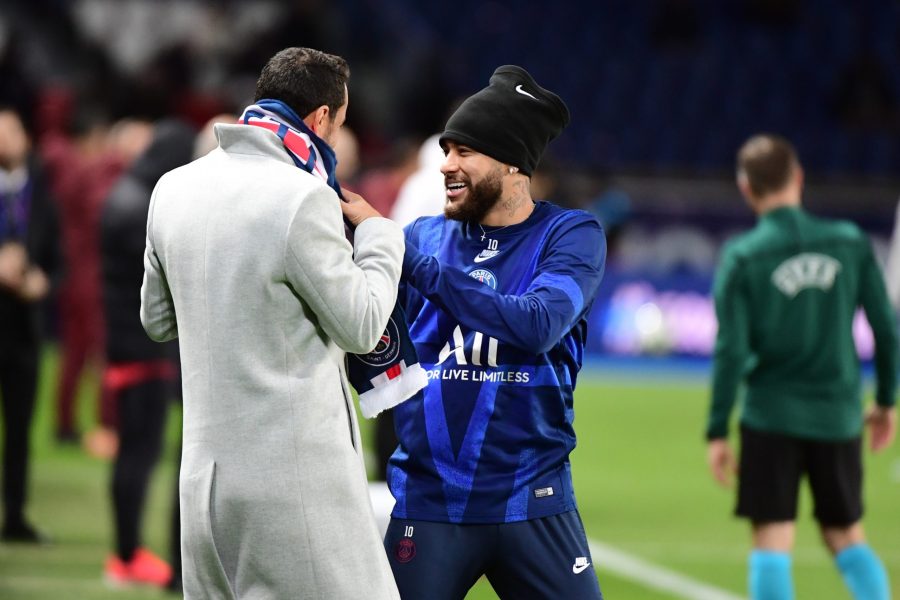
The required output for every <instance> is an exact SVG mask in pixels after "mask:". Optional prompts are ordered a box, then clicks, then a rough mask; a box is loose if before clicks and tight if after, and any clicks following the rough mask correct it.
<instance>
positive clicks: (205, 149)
mask: <svg viewBox="0 0 900 600" xmlns="http://www.w3.org/2000/svg"><path fill="white" fill-rule="evenodd" d="M237 119H238V116H237V115H235V114H232V113H220V114H218V115H215V116H213V117H211V118H210V119H208V120H207V121H206V123H204V124H203V127H201V128H200V131H199V132H198V133H197V137H196V138H195V139H194V154H193V157H194V159H197V158H200V157H201V156H206V155H207V154H209V153H210V152H212V151H213V150H215V149H216V148H217V147H218V146H219V142H218V140H216V124H217V123H229V124H233V123H237Z"/></svg>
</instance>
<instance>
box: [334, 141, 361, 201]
mask: <svg viewBox="0 0 900 600" xmlns="http://www.w3.org/2000/svg"><path fill="white" fill-rule="evenodd" d="M334 155H335V157H336V158H337V167H335V173H334V175H335V177H336V178H337V180H338V181H340V182H341V184H342V185H346V184H350V183H351V182H353V181H355V180H356V176H357V175H358V174H359V141H358V140H357V139H356V134H355V133H353V130H352V129H350V128H349V127H347V126H346V125H344V126H343V127H341V128H340V129H339V130H338V131H337V135H336V140H335V142H334ZM347 187H349V188H351V189H352V188H353V187H354V186H353V185H348V186H347Z"/></svg>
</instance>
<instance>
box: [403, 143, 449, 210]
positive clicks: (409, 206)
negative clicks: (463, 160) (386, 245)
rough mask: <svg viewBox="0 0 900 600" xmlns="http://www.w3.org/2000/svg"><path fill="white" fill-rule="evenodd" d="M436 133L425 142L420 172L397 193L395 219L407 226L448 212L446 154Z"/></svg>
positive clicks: (412, 176)
mask: <svg viewBox="0 0 900 600" xmlns="http://www.w3.org/2000/svg"><path fill="white" fill-rule="evenodd" d="M440 137H441V136H440V134H438V133H436V134H434V135H432V136H431V137H429V138H428V139H427V140H425V141H424V142H422V145H421V146H420V147H419V154H418V156H417V162H416V170H415V172H413V173H412V174H411V175H410V176H409V177H408V178H407V179H406V181H404V182H403V185H401V186H400V190H399V191H398V192H397V200H396V202H394V205H393V206H392V207H391V212H390V215H391V219H393V220H394V221H396V222H397V223H399V224H400V225H403V226H406V225H408V224H410V223H412V222H413V221H415V220H416V219H418V218H419V217H431V216H434V215H439V214H441V213H442V212H444V203H445V202H446V201H447V199H446V193H447V190H445V189H444V174H443V173H441V165H442V164H443V163H444V151H443V150H442V149H441V144H440V142H439V141H438V140H439V139H440Z"/></svg>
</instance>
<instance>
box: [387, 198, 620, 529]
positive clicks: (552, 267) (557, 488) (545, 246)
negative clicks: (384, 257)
mask: <svg viewBox="0 0 900 600" xmlns="http://www.w3.org/2000/svg"><path fill="white" fill-rule="evenodd" d="M406 239H407V257H406V259H405V261H404V279H403V282H402V284H401V289H400V301H401V303H402V304H403V308H404V310H405V311H406V315H407V320H408V322H409V328H410V335H411V337H412V340H413V343H414V344H415V347H416V351H417V352H418V356H419V361H420V363H421V364H422V366H423V368H425V369H426V371H427V373H428V385H427V387H426V388H425V389H424V390H422V391H421V392H419V393H418V394H417V395H416V396H414V397H413V398H411V399H410V400H407V401H406V402H404V403H402V404H400V405H399V406H398V407H397V408H395V409H394V419H395V427H396V430H397V435H398V438H399V442H400V444H399V446H398V448H397V450H396V451H395V453H394V455H393V456H392V457H391V460H390V464H389V466H388V484H389V486H390V489H391V492H392V493H393V495H394V498H395V499H396V504H395V507H394V511H393V513H392V516H393V517H395V518H406V519H420V520H426V521H439V522H449V523H481V524H484V523H510V522H515V521H523V520H527V519H534V518H539V517H544V516H550V515H555V514H559V513H562V512H566V511H569V510H573V509H574V508H575V507H576V506H575V496H574V492H573V489H572V478H571V469H570V465H569V453H570V452H571V451H572V450H573V449H574V447H575V431H574V428H573V420H574V409H573V392H574V389H575V381H576V376H577V373H578V371H579V369H580V368H581V362H582V354H583V349H584V342H585V336H586V333H587V322H586V314H587V313H588V311H589V310H590V305H591V303H592V302H593V299H594V297H595V295H596V292H597V289H598V287H599V285H600V280H601V278H602V275H603V267H604V262H605V258H606V242H605V238H604V235H603V230H602V229H601V227H600V224H599V223H598V222H597V221H596V219H594V218H593V217H592V216H591V215H589V214H588V213H586V212H584V211H579V210H569V209H563V208H560V207H558V206H556V205H553V204H550V203H547V202H537V203H536V206H535V209H534V210H533V212H532V214H531V215H530V216H529V217H528V219H526V220H525V221H524V222H522V223H519V224H516V225H512V226H509V227H504V228H499V229H496V228H494V230H491V229H488V230H487V232H486V233H485V232H483V231H482V229H481V228H480V227H479V226H478V225H477V224H469V223H463V222H458V221H452V220H448V219H445V218H444V217H443V216H438V217H428V218H422V219H419V220H418V221H415V222H414V223H412V224H411V225H409V226H407V228H406Z"/></svg>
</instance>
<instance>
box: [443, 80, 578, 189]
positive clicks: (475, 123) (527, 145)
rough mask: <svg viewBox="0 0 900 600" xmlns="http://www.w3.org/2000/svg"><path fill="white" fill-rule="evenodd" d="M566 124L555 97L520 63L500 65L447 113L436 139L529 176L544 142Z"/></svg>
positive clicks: (564, 112)
mask: <svg viewBox="0 0 900 600" xmlns="http://www.w3.org/2000/svg"><path fill="white" fill-rule="evenodd" d="M568 124H569V109H568V108H566V105H565V103H564V102H563V101H562V100H561V99H560V97H559V96H557V95H556V94H554V93H553V92H551V91H549V90H546V89H544V88H542V87H541V86H539V85H538V84H537V82H536V81H535V80H534V78H533V77H532V76H531V75H529V74H528V71H526V70H525V69H523V68H522V67H517V66H515V65H504V66H502V67H497V70H496V71H494V74H493V75H491V80H490V83H489V84H488V86H487V87H486V88H484V89H483V90H481V91H480V92H477V93H476V94H474V95H472V96H470V97H468V98H467V99H466V100H465V101H464V102H463V103H462V104H461V105H460V106H459V108H458V109H456V112H454V113H453V114H452V115H450V118H449V119H448V120H447V125H446V127H444V133H442V134H441V139H440V142H441V146H442V147H443V146H444V142H445V141H447V140H449V141H453V142H456V143H458V144H465V145H466V146H469V147H471V148H472V149H473V150H476V151H478V152H481V153H482V154H487V155H488V156H490V157H491V158H494V159H496V160H499V161H500V162H503V163H506V164H508V165H512V166H515V167H518V168H519V169H520V170H521V171H522V172H523V173H525V174H526V175H529V176H530V175H531V173H532V172H533V171H534V168H535V167H537V164H538V162H540V160H541V155H542V154H543V153H544V149H545V148H546V147H547V144H549V143H550V140H552V139H553V138H555V137H556V136H558V135H559V134H560V132H561V131H562V130H563V128H564V127H565V126H566V125H568Z"/></svg>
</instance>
